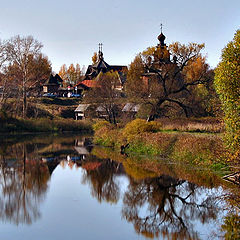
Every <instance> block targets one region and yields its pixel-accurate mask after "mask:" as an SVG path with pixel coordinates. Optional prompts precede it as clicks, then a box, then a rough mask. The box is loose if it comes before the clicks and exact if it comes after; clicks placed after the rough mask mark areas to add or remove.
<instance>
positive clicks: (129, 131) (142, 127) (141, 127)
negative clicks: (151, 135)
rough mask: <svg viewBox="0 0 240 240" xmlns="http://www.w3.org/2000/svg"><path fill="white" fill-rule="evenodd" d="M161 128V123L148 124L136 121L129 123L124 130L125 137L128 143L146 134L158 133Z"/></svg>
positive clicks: (141, 120) (140, 120)
mask: <svg viewBox="0 0 240 240" xmlns="http://www.w3.org/2000/svg"><path fill="white" fill-rule="evenodd" d="M160 128H161V123H159V122H155V121H153V122H147V121H146V120H143V119H135V120H133V121H132V122H129V123H128V124H127V125H126V126H125V128H124V129H123V132H122V133H123V136H124V137H126V138H127V140H128V141H131V140H133V139H134V137H135V136H137V135H138V134H141V133H144V132H157V131H159V130H160Z"/></svg>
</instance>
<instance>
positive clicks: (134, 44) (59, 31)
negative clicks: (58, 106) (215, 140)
mask: <svg viewBox="0 0 240 240" xmlns="http://www.w3.org/2000/svg"><path fill="white" fill-rule="evenodd" d="M161 23H162V24H163V33H164V35H165V36H166V43H167V45H169V44H171V43H172V42H175V41H178V42H180V43H185V44H187V43H189V42H197V43H205V49H204V52H203V53H204V54H205V55H206V56H207V61H208V63H209V64H210V66H211V67H212V68H214V67H216V65H217V64H218V62H219V60H220V56H221V50H222V48H224V46H226V44H227V43H228V42H229V41H231V40H232V39H233V37H234V33H235V32H236V30H237V29H240V1H239V0H201V1H199V0H195V1H194V0H182V1H180V0H168V1H167V0H165V1H163V0H145V1H143V0H121V1H120V0H100V1H98V0H90V1H82V0H67V1H66V0H65V1H64V0H41V1H39V0H38V1H36V0H21V1H20V0H7V1H6V0H0V39H2V40H4V39H9V38H11V37H13V36H15V35H18V34H19V35H21V36H28V35H32V36H33V37H34V38H35V39H37V40H38V41H40V42H41V43H42V44H43V45H44V47H43V49H42V52H43V53H44V54H45V55H47V56H48V58H49V60H50V61H51V63H52V68H53V71H55V72H59V69H60V67H61V66H62V65H63V64H66V65H67V66H69V65H70V64H71V63H73V64H76V63H79V64H80V66H81V67H82V66H83V65H85V66H86V67H87V66H88V65H89V64H91V59H92V56H93V53H94V52H97V51H98V43H103V53H104V59H105V61H106V62H107V63H108V64H110V65H129V64H130V63H131V62H132V61H133V60H134V57H135V56H136V54H137V53H139V52H141V51H143V50H145V49H146V48H147V47H150V46H156V45H157V44H158V40H157V36H158V35H159V34H160V31H161V30H160V24H161Z"/></svg>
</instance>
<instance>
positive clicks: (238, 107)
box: [215, 30, 240, 160]
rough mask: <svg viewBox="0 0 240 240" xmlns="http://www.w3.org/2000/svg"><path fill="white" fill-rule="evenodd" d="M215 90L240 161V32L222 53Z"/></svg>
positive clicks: (238, 31) (230, 138) (233, 149)
mask: <svg viewBox="0 0 240 240" xmlns="http://www.w3.org/2000/svg"><path fill="white" fill-rule="evenodd" d="M215 88H216V91H217V93H218V94H219V96H220V99H221V102H222V108H223V111H224V115H225V116H224V121H225V125H226V130H227V143H228V146H229V147H230V149H232V151H233V158H234V159H238V160H240V151H239V149H240V30H237V31H236V33H235V35H234V38H233V40H232V41H231V42H229V43H228V44H227V46H226V47H225V48H224V49H223V51H222V58H221V61H220V63H219V64H218V66H217V68H216V70H215Z"/></svg>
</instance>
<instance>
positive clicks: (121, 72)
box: [76, 44, 127, 91]
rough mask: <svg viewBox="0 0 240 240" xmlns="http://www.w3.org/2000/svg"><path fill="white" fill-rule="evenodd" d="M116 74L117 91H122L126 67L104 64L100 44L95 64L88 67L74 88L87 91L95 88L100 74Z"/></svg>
mask: <svg viewBox="0 0 240 240" xmlns="http://www.w3.org/2000/svg"><path fill="white" fill-rule="evenodd" d="M110 71H112V72H117V74H118V76H119V84H118V86H117V87H116V89H117V90H122V88H123V85H124V83H125V81H126V72H127V66H122V65H109V64H108V63H107V62H105V60H104V58H103V52H102V44H99V51H98V58H97V61H96V62H95V63H93V64H92V65H89V66H88V68H87V71H86V74H85V77H84V79H83V81H81V82H79V83H78V84H77V85H76V87H77V88H78V90H79V91H80V90H81V89H89V88H93V87H97V80H98V78H99V76H100V75H99V74H100V73H106V72H110Z"/></svg>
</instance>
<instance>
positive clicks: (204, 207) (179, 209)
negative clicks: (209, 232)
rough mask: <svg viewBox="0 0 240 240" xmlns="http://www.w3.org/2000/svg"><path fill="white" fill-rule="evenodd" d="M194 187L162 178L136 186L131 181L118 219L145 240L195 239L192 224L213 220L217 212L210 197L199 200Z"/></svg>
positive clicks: (148, 180)
mask: <svg viewBox="0 0 240 240" xmlns="http://www.w3.org/2000/svg"><path fill="white" fill-rule="evenodd" d="M200 190H202V189H200V188H199V187H197V185H195V184H192V183H189V182H185V181H183V180H178V179H174V178H172V177H170V176H166V175H162V176H160V177H157V178H149V179H145V180H143V181H140V182H136V181H134V180H133V179H131V184H130V185H129V187H128V191H127V192H126V193H125V196H124V199H123V203H124V206H123V209H122V215H123V216H124V217H125V218H126V219H127V221H129V222H133V224H134V227H135V229H136V231H137V232H138V233H141V234H144V235H145V236H148V237H154V236H158V235H159V234H160V233H161V234H162V235H163V236H164V235H168V236H169V235H171V236H172V237H174V235H176V234H177V236H178V238H179V239H180V238H181V239H188V238H191V239H198V236H197V232H194V229H193V228H194V226H193V222H194V220H198V221H199V220H200V221H201V222H202V223H203V224H204V223H206V222H207V221H208V220H209V219H215V218H216V214H217V211H216V210H217V209H216V207H215V206H214V201H213V199H211V198H210V197H207V196H205V199H204V197H203V196H201V197H200V198H199V196H200V192H199V191H200ZM198 198H199V199H198Z"/></svg>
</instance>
